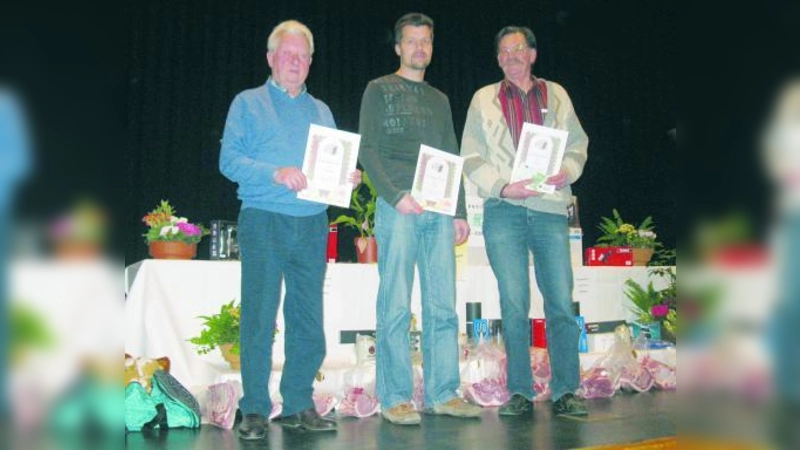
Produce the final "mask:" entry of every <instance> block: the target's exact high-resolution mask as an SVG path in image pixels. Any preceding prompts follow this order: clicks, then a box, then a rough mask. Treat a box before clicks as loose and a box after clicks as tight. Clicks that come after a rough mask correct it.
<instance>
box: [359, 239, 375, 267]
mask: <svg viewBox="0 0 800 450" xmlns="http://www.w3.org/2000/svg"><path fill="white" fill-rule="evenodd" d="M355 245H356V257H357V259H358V262H360V263H376V262H378V243H377V242H376V241H375V236H370V237H365V238H362V237H357V238H355Z"/></svg>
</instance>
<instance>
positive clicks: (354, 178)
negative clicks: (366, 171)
mask: <svg viewBox="0 0 800 450" xmlns="http://www.w3.org/2000/svg"><path fill="white" fill-rule="evenodd" d="M348 181H350V182H351V183H353V190H354V191H355V190H356V189H358V186H359V185H360V184H361V171H360V170H358V169H356V171H355V172H353V173H351V174H350V179H349V180H348Z"/></svg>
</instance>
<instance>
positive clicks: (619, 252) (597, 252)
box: [586, 247, 633, 266]
mask: <svg viewBox="0 0 800 450" xmlns="http://www.w3.org/2000/svg"><path fill="white" fill-rule="evenodd" d="M586 265H587V266H633V251H632V249H631V248H630V247H589V248H587V249H586Z"/></svg>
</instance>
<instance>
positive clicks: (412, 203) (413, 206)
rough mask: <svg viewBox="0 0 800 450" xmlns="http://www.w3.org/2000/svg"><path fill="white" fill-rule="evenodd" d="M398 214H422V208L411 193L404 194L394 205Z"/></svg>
mask: <svg viewBox="0 0 800 450" xmlns="http://www.w3.org/2000/svg"><path fill="white" fill-rule="evenodd" d="M394 209H396V210H397V211H398V212H399V213H400V214H422V212H423V209H422V206H419V203H417V201H416V200H414V197H412V196H411V194H406V195H404V196H403V198H401V199H400V201H399V202H397V206H395V207H394Z"/></svg>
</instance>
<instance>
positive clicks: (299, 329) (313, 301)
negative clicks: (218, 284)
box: [237, 208, 328, 416]
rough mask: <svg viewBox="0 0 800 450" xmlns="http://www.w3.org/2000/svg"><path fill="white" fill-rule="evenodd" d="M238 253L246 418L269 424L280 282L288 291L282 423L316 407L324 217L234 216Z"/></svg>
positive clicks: (322, 351) (321, 335)
mask: <svg viewBox="0 0 800 450" xmlns="http://www.w3.org/2000/svg"><path fill="white" fill-rule="evenodd" d="M237 231H238V233H237V235H238V239H239V251H240V257H241V261H242V263H241V264H242V287H241V289H242V298H241V304H242V314H241V328H240V337H239V343H240V347H241V361H242V388H243V390H244V396H243V397H242V399H241V400H240V401H239V409H240V410H241V411H242V413H243V414H251V413H256V414H261V415H263V416H269V413H270V411H271V409H272V402H271V401H270V398H269V391H268V387H269V377H270V372H271V370H272V341H273V333H274V331H275V319H276V317H277V314H278V305H279V304H280V301H281V279H284V280H285V283H286V295H285V296H284V303H283V317H284V324H285V328H286V329H285V330H284V332H285V334H284V337H285V346H284V354H285V355H286V361H285V363H284V365H283V376H282V378H281V385H280V392H281V395H282V396H283V415H290V414H295V413H297V412H300V411H303V410H306V409H308V408H311V407H313V406H314V403H313V400H312V398H311V396H312V394H313V392H314V388H313V386H312V384H313V382H314V377H315V376H316V374H317V371H318V370H319V368H320V366H321V365H322V360H323V359H324V358H325V334H324V329H323V319H322V285H323V282H324V278H325V269H326V267H327V264H326V261H325V252H326V246H327V236H328V217H327V214H326V213H324V212H323V213H320V214H316V215H313V216H308V217H293V216H287V215H284V214H278V213H274V212H269V211H263V210H258V209H252V208H247V209H244V210H242V211H241V212H240V213H239V222H238V230H237Z"/></svg>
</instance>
